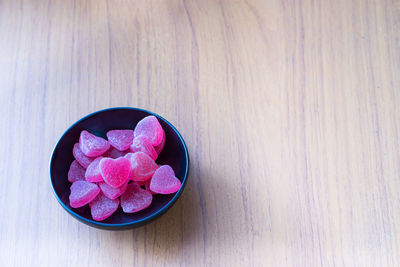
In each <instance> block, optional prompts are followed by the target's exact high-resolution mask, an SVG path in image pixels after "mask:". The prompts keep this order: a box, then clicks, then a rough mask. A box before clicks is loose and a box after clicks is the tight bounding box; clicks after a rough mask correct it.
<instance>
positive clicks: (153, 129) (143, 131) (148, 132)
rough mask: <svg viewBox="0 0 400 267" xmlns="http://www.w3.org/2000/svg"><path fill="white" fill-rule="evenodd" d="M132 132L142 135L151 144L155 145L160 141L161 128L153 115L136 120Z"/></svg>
mask: <svg viewBox="0 0 400 267" xmlns="http://www.w3.org/2000/svg"><path fill="white" fill-rule="evenodd" d="M134 134H135V137H138V136H144V137H145V138H147V139H148V140H149V142H150V144H151V145H153V146H157V145H159V144H160V143H161V141H162V135H163V129H162V127H161V125H160V123H159V122H158V120H157V118H156V117H155V116H147V117H145V118H143V119H142V120H141V121H139V122H138V124H137V125H136V127H135V132H134Z"/></svg>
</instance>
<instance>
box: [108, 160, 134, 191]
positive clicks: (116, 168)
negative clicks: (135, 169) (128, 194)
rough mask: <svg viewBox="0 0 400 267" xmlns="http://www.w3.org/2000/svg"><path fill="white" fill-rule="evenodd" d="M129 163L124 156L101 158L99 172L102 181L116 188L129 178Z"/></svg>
mask: <svg viewBox="0 0 400 267" xmlns="http://www.w3.org/2000/svg"><path fill="white" fill-rule="evenodd" d="M130 171H131V164H130V162H129V160H128V159H126V158H118V159H111V158H103V159H102V160H101V161H100V172H101V175H102V176H103V179H104V181H105V182H106V183H107V184H108V185H110V186H111V187H114V188H118V187H120V186H121V185H123V184H124V183H125V182H126V181H128V179H129V174H130Z"/></svg>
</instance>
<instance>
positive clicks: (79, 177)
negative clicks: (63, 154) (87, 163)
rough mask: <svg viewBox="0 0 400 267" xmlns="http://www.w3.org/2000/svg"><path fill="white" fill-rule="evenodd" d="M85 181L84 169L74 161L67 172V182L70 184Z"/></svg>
mask: <svg viewBox="0 0 400 267" xmlns="http://www.w3.org/2000/svg"><path fill="white" fill-rule="evenodd" d="M84 180H85V168H83V167H82V166H81V165H80V164H79V163H78V162H77V161H76V160H74V161H73V162H72V163H71V166H70V167H69V171H68V181H70V182H71V183H73V182H76V181H84Z"/></svg>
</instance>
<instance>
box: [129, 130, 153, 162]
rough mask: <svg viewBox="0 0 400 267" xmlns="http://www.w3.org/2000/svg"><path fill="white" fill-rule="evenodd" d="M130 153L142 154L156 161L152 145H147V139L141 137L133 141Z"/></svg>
mask: <svg viewBox="0 0 400 267" xmlns="http://www.w3.org/2000/svg"><path fill="white" fill-rule="evenodd" d="M130 150H131V152H132V153H135V152H139V151H140V152H143V153H146V154H147V155H149V156H150V157H151V158H152V159H153V160H156V159H157V157H158V154H157V152H156V150H155V149H154V147H153V145H152V144H150V143H149V141H148V139H147V138H145V137H144V136H143V135H141V136H138V137H136V138H135V139H133V142H132V145H131V147H130Z"/></svg>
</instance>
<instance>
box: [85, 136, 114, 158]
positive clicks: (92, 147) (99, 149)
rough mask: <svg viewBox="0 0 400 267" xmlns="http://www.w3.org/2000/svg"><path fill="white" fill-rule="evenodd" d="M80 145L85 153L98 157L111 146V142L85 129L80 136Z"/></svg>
mask: <svg viewBox="0 0 400 267" xmlns="http://www.w3.org/2000/svg"><path fill="white" fill-rule="evenodd" d="M79 145H80V149H81V150H82V152H83V154H85V155H86V156H88V157H97V156H100V155H101V154H103V153H104V152H106V151H107V150H108V149H109V148H110V143H109V142H108V141H107V140H105V139H103V138H101V137H98V136H95V135H93V134H91V133H89V132H88V131H85V130H83V131H82V132H81V135H80V137H79Z"/></svg>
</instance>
